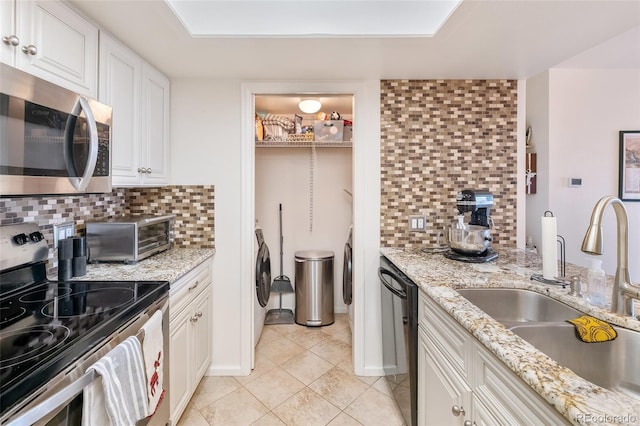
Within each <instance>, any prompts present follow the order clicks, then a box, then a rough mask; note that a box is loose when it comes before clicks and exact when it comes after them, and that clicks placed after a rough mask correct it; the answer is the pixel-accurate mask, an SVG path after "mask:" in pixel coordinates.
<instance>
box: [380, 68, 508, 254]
mask: <svg viewBox="0 0 640 426" xmlns="http://www.w3.org/2000/svg"><path fill="white" fill-rule="evenodd" d="M380 88H381V151H382V152H381V188H382V194H381V204H382V205H381V244H382V245H383V246H386V247H402V248H418V247H433V246H436V245H438V244H439V243H440V244H444V243H445V241H444V239H439V234H442V233H443V230H444V228H445V226H448V225H450V224H451V223H452V221H453V219H454V216H455V215H456V214H457V209H456V204H455V197H456V194H457V192H458V191H460V190H463V189H487V190H489V191H491V193H493V196H494V204H495V207H494V208H493V209H492V210H491V216H492V218H493V220H494V222H495V226H496V227H495V228H494V231H493V232H492V234H493V238H494V244H496V245H502V246H506V247H515V246H516V202H517V196H516V187H517V174H516V173H517V170H516V160H517V141H516V136H517V135H516V131H517V127H516V125H517V82H516V81H514V80H382V81H381V87H380ZM412 214H423V215H426V216H427V223H428V228H427V232H426V233H424V232H422V233H420V232H413V231H409V229H408V228H409V226H408V216H409V215H412ZM440 238H441V237H440Z"/></svg>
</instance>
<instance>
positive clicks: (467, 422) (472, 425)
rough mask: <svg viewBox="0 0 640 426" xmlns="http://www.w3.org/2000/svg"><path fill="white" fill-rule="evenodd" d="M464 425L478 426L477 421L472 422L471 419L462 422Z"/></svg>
mask: <svg viewBox="0 0 640 426" xmlns="http://www.w3.org/2000/svg"><path fill="white" fill-rule="evenodd" d="M462 425H463V426H476V422H472V421H471V420H465V421H464V423H462Z"/></svg>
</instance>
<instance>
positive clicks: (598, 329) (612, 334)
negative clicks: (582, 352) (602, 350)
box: [567, 315, 618, 343]
mask: <svg viewBox="0 0 640 426" xmlns="http://www.w3.org/2000/svg"><path fill="white" fill-rule="evenodd" d="M567 321H568V322H570V323H571V324H573V325H574V327H575V328H576V333H577V334H578V337H579V338H580V340H582V341H583V342H586V343H598V342H608V341H609V340H613V339H615V338H616V337H618V333H616V331H615V330H614V329H613V327H611V326H610V325H609V324H608V323H606V322H604V321H602V320H599V319H597V318H594V317H592V316H589V315H583V316H581V317H578V318H575V319H572V320H567Z"/></svg>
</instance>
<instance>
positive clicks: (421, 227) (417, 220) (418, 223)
mask: <svg viewBox="0 0 640 426" xmlns="http://www.w3.org/2000/svg"><path fill="white" fill-rule="evenodd" d="M409 230H410V231H417V232H425V231H426V230H427V217H426V216H423V215H411V216H409Z"/></svg>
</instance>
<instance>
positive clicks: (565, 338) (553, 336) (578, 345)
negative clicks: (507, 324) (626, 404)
mask: <svg viewBox="0 0 640 426" xmlns="http://www.w3.org/2000/svg"><path fill="white" fill-rule="evenodd" d="M614 328H615V330H616V332H617V333H618V337H617V338H616V339H615V340H611V341H609V342H601V343H584V342H582V341H581V340H580V339H579V338H578V337H576V334H575V328H574V327H573V325H571V324H568V323H557V324H523V325H516V326H513V327H511V328H510V330H511V331H513V332H514V333H515V334H517V335H518V336H520V337H521V338H523V339H524V340H526V341H527V342H529V343H531V344H532V345H533V346H535V347H536V348H537V349H538V350H540V351H542V352H543V353H545V354H546V355H547V356H549V358H551V359H553V360H554V361H556V362H557V363H558V364H560V365H562V366H565V367H567V368H569V369H571V370H572V371H573V372H574V373H576V374H577V375H578V376H580V377H582V378H583V379H586V380H588V381H590V382H592V383H595V384H596V385H598V386H601V387H603V388H605V389H610V390H614V391H618V392H621V393H624V394H627V395H629V396H631V397H633V398H639V399H640V368H638V354H640V332H637V331H632V330H627V329H624V328H618V327H614Z"/></svg>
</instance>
